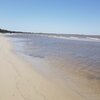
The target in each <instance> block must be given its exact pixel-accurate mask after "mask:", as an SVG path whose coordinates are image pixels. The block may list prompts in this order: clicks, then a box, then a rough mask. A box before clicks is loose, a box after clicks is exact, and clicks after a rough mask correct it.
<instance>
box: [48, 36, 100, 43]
mask: <svg viewBox="0 0 100 100" xmlns="http://www.w3.org/2000/svg"><path fill="white" fill-rule="evenodd" d="M46 36H47V37H52V38H59V39H67V40H68V39H69V40H81V41H99V42H100V38H93V37H75V36H70V37H67V36H56V35H46Z"/></svg>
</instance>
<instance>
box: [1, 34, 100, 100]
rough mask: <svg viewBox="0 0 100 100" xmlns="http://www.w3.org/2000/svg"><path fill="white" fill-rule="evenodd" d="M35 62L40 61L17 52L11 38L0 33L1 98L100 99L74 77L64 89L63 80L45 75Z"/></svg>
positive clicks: (41, 99)
mask: <svg viewBox="0 0 100 100" xmlns="http://www.w3.org/2000/svg"><path fill="white" fill-rule="evenodd" d="M37 62H38V61H37ZM41 64H42V62H40V64H38V66H39V65H40V66H41ZM33 66H36V64H34V62H33V64H31V63H30V62H29V61H27V60H26V59H24V57H22V56H20V55H17V53H16V51H14V48H13V46H12V43H11V42H10V41H9V39H8V38H7V37H4V36H2V35H0V81H1V83H0V90H1V91H0V99H1V100H90V99H91V100H99V99H100V96H98V97H96V95H94V96H91V92H90V94H87V96H88V97H87V96H83V95H84V92H85V91H81V89H83V88H84V87H81V85H80V87H81V88H79V87H76V86H78V85H79V84H76V85H75V84H74V83H72V82H70V80H69V81H67V84H66V87H65V89H64V86H63V87H62V86H61V85H60V84H59V83H58V84H57V82H53V81H52V80H50V79H49V78H48V77H45V75H42V74H41V73H40V72H38V71H36V69H34V67H33ZM69 75H71V74H69ZM71 77H73V76H71ZM58 79H59V77H58ZM77 80H78V79H77ZM77 80H75V81H77ZM60 81H61V80H59V81H58V82H60ZM82 81H84V80H82ZM85 81H87V80H85ZM79 82H80V81H79ZM95 82H96V81H95ZM95 82H94V83H93V85H94V84H95ZM61 83H62V82H61ZM76 83H77V82H76ZM90 88H91V87H90ZM77 89H79V90H80V91H81V92H77V91H76V90H77ZM87 89H88V88H86V90H87ZM82 94H83V95H82ZM98 95H99V94H98ZM90 96H91V97H90Z"/></svg>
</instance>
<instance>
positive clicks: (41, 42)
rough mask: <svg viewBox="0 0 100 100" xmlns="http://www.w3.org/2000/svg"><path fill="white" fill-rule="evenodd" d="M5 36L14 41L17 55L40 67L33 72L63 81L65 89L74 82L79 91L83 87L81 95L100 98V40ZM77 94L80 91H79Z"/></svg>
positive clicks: (58, 36) (86, 36)
mask: <svg viewBox="0 0 100 100" xmlns="http://www.w3.org/2000/svg"><path fill="white" fill-rule="evenodd" d="M6 36H7V37H9V39H10V40H11V41H12V43H13V45H14V46H15V49H16V52H18V53H20V54H22V55H24V56H25V57H26V59H28V60H29V61H30V62H32V63H33V64H34V63H35V64H36V65H37V67H34V68H35V69H36V70H37V71H39V72H40V73H41V74H43V75H45V76H46V77H49V78H50V77H52V78H51V79H52V80H57V81H58V80H59V78H60V79H62V81H63V82H64V83H65V85H66V84H67V82H68V81H69V80H70V81H72V83H75V84H76V87H77V86H79V87H80V88H81V87H83V88H82V89H81V91H82V92H83V94H82V95H83V96H84V97H86V98H88V97H87V94H90V95H93V96H91V98H95V96H100V36H96V35H94V36H93V35H91V36H89V35H85V36H84V35H56V34H55V35H52V34H49V35H47V34H46V35H45V34H12V35H6ZM32 59H33V60H32ZM41 62H42V63H43V64H42V63H41ZM45 62H46V63H45ZM84 81H86V82H84ZM76 91H78V92H79V91H80V90H78V88H76ZM94 94H95V95H94ZM91 100H92V99H91ZM93 100H98V99H93Z"/></svg>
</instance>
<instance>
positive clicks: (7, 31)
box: [0, 29, 24, 33]
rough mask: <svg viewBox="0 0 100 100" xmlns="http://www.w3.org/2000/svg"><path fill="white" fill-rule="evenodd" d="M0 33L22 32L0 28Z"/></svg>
mask: <svg viewBox="0 0 100 100" xmlns="http://www.w3.org/2000/svg"><path fill="white" fill-rule="evenodd" d="M0 33H24V32H19V31H10V30H6V29H0Z"/></svg>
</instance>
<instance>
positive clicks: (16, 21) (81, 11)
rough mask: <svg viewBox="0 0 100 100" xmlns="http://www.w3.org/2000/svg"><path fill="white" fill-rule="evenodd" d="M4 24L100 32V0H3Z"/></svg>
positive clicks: (28, 28)
mask: <svg viewBox="0 0 100 100" xmlns="http://www.w3.org/2000/svg"><path fill="white" fill-rule="evenodd" d="M0 28H5V29H10V30H20V31H32V32H49V33H71V34H72V33H76V34H77V33H78V34H79V33H80V34H100V0H0Z"/></svg>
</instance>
